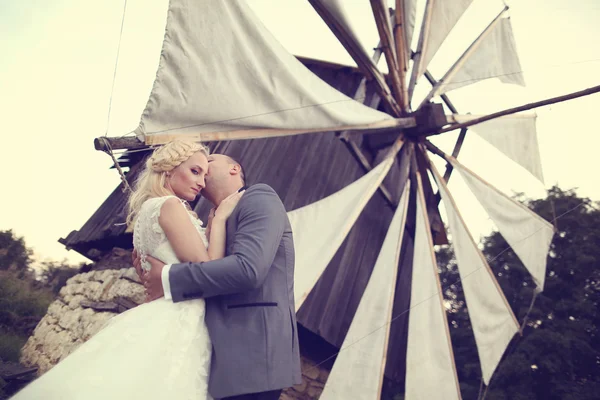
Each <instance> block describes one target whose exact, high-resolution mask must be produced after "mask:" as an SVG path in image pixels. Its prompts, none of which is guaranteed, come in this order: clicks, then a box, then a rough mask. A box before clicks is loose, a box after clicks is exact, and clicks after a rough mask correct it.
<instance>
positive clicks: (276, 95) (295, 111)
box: [135, 0, 391, 144]
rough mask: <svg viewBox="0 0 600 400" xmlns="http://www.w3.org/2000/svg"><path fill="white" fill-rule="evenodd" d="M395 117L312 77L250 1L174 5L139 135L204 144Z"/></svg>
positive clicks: (174, 0)
mask: <svg viewBox="0 0 600 400" xmlns="http://www.w3.org/2000/svg"><path fill="white" fill-rule="evenodd" d="M389 119H391V117H390V116H389V115H387V114H384V113H381V112H378V111H376V110H373V109H371V108H368V107H366V106H364V105H362V104H361V103H359V102H357V101H354V100H352V99H350V98H349V97H347V96H345V95H343V94H342V93H340V92H339V91H337V90H335V89H334V88H332V87H330V86H329V85H327V84H326V83H325V82H324V81H322V80H321V79H319V78H318V77H317V76H316V75H314V74H313V73H312V72H310V71H309V70H308V69H307V68H306V67H304V66H303V65H302V64H301V63H300V62H299V61H298V60H297V59H296V58H295V57H294V56H292V55H291V54H289V53H288V52H287V51H286V50H285V49H284V48H283V47H282V46H281V45H280V44H279V43H278V42H277V41H276V39H275V38H274V37H273V36H272V35H271V34H270V33H269V32H268V31H267V29H266V28H265V27H264V26H263V24H262V23H261V22H260V20H259V19H258V18H257V17H256V16H255V15H254V14H253V12H252V11H251V10H250V8H249V7H248V6H247V5H246V3H245V2H244V1H236V0H223V1H210V0H195V1H192V0H171V2H170V5H169V11H168V18H167V28H166V32H165V38H164V42H163V48H162V53H161V58H160V63H159V67H158V72H157V76H156V80H155V82H154V86H153V89H152V92H151V94H150V98H149V100H148V104H147V106H146V109H145V111H144V113H143V115H142V118H141V121H140V125H139V127H138V128H137V129H136V131H135V133H136V134H137V136H138V138H140V139H141V140H144V141H145V142H146V143H153V144H159V143H163V142H165V141H167V140H170V139H171V138H173V137H176V136H179V135H195V138H197V139H200V140H201V139H203V137H202V133H204V132H228V131H236V130H244V129H260V128H262V129H264V128H272V129H291V130H293V129H319V128H328V127H342V126H343V127H345V126H353V125H364V124H371V123H376V122H381V121H385V120H389ZM263 133H264V136H268V132H263ZM254 137H257V136H256V135H254Z"/></svg>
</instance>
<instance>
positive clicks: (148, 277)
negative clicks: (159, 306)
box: [142, 256, 165, 301]
mask: <svg viewBox="0 0 600 400" xmlns="http://www.w3.org/2000/svg"><path fill="white" fill-rule="evenodd" d="M146 261H148V262H149V263H150V265H152V268H151V269H150V270H149V271H146V272H144V273H143V275H142V282H144V287H145V288H146V301H152V300H156V299H159V298H161V297H163V296H164V295H165V293H164V291H163V286H162V278H161V275H162V270H163V268H164V267H165V263H163V262H162V261H160V260H157V259H156V258H154V257H151V256H146Z"/></svg>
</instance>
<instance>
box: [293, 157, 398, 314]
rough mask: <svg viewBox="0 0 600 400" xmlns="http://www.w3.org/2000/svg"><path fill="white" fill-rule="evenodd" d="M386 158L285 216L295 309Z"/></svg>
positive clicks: (386, 165)
mask: <svg viewBox="0 0 600 400" xmlns="http://www.w3.org/2000/svg"><path fill="white" fill-rule="evenodd" d="M394 157H395V153H394V154H391V155H389V156H388V158H387V159H385V160H383V161H382V162H381V163H380V164H379V165H378V166H377V167H375V168H373V169H372V170H371V171H370V172H369V173H368V174H367V175H365V176H363V177H362V178H360V179H359V180H357V181H356V182H354V183H352V184H351V185H349V186H346V187H345V188H344V189H342V190H340V191H338V192H336V193H334V194H332V195H331V196H329V197H326V198H324V199H322V200H320V201H317V202H316V203H312V204H309V205H307V206H305V207H302V208H299V209H297V210H294V211H290V212H289V213H288V216H289V219H290V223H291V225H292V232H293V233H294V247H295V253H296V268H295V276H294V297H295V298H296V309H299V308H300V306H301V305H302V303H304V300H306V297H307V296H308V294H309V293H310V291H311V290H312V288H313V286H314V285H315V283H316V282H317V280H318V279H319V277H320V276H321V274H322V273H323V271H324V270H325V268H326V267H327V265H328V264H329V262H330V261H331V259H332V258H333V256H334V255H335V252H336V251H337V249H338V248H339V247H340V245H341V244H342V242H343V241H344V239H345V238H346V235H347V234H348V232H349V231H350V229H351V228H352V226H353V225H354V222H356V219H357V218H358V216H359V215H360V213H361V211H362V210H363V208H364V207H365V206H366V204H367V202H368V201H369V199H370V198H371V197H372V196H373V193H375V191H376V190H377V188H378V187H379V185H380V184H381V182H383V179H384V178H385V176H386V175H387V173H388V171H389V170H390V167H391V166H392V164H393V163H394Z"/></svg>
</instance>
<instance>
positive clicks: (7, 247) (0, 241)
mask: <svg viewBox="0 0 600 400" xmlns="http://www.w3.org/2000/svg"><path fill="white" fill-rule="evenodd" d="M32 254H33V252H32V251H31V249H29V248H27V247H26V246H25V241H24V240H23V238H22V237H17V236H15V234H14V233H13V231H12V230H7V231H0V270H16V271H19V272H20V273H22V274H24V273H25V272H26V271H27V269H28V267H29V263H30V262H31V255H32Z"/></svg>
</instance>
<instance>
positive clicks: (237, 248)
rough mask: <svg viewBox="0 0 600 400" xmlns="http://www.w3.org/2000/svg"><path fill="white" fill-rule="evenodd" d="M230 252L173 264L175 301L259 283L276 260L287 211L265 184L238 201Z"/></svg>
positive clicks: (171, 270) (171, 279)
mask: <svg viewBox="0 0 600 400" xmlns="http://www.w3.org/2000/svg"><path fill="white" fill-rule="evenodd" d="M238 207H240V208H239V213H238V214H237V231H236V232H235V234H234V237H233V248H232V251H231V254H230V255H228V256H227V257H224V258H222V259H219V260H214V261H208V262H201V263H182V264H173V265H172V266H171V268H170V271H169V282H170V286H171V295H172V298H173V301H174V302H179V301H183V300H189V299H194V298H200V297H205V298H206V297H212V296H218V295H224V294H232V293H240V292H244V291H248V290H252V289H255V288H258V287H260V286H261V285H262V284H263V282H264V280H265V278H266V276H267V273H268V272H269V268H270V267H271V265H272V264H273V260H274V259H275V254H276V252H277V248H278V247H279V245H280V243H281V238H282V236H283V231H284V228H285V220H286V213H285V208H284V207H283V204H282V203H281V200H280V199H279V197H278V196H277V194H276V193H275V192H274V191H273V189H271V188H270V187H268V186H266V185H260V188H256V189H255V190H252V191H248V192H246V194H245V195H244V196H243V197H242V200H240V203H239V204H238Z"/></svg>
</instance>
